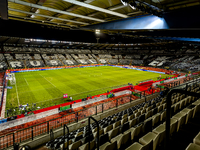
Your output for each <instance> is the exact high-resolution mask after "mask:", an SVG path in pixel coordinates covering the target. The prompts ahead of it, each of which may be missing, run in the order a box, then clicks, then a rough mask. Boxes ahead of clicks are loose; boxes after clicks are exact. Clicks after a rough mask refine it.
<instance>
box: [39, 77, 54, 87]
mask: <svg viewBox="0 0 200 150" xmlns="http://www.w3.org/2000/svg"><path fill="white" fill-rule="evenodd" d="M39 75H40V76H41V77H43V78H44V79H45V80H47V79H46V78H45V77H44V76H42V75H41V74H39ZM47 81H48V82H49V83H50V84H51V85H53V86H54V87H55V88H56V86H55V85H54V84H53V83H51V82H50V81H49V80H47Z"/></svg>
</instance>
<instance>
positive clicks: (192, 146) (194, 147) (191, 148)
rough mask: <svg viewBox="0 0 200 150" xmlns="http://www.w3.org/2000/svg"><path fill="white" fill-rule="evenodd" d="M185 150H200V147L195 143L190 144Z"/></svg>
mask: <svg viewBox="0 0 200 150" xmlns="http://www.w3.org/2000/svg"><path fill="white" fill-rule="evenodd" d="M185 150H200V146H199V145H197V144H194V143H190V144H189V145H188V147H187V148H186V149H185Z"/></svg>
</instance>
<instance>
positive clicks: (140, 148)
mask: <svg viewBox="0 0 200 150" xmlns="http://www.w3.org/2000/svg"><path fill="white" fill-rule="evenodd" d="M151 149H153V141H151V142H149V143H148V144H146V145H142V144H140V143H138V142H135V143H133V144H132V145H131V146H129V147H128V148H127V149H126V150H151Z"/></svg>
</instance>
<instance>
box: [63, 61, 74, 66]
mask: <svg viewBox="0 0 200 150" xmlns="http://www.w3.org/2000/svg"><path fill="white" fill-rule="evenodd" d="M62 62H63V63H64V64H65V65H69V66H72V65H78V63H77V62H76V61H75V60H62Z"/></svg>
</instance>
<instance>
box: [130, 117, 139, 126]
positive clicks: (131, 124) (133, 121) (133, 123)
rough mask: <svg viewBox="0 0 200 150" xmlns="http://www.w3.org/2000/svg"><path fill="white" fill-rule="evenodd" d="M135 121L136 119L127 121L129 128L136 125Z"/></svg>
mask: <svg viewBox="0 0 200 150" xmlns="http://www.w3.org/2000/svg"><path fill="white" fill-rule="evenodd" d="M137 121H138V119H137V118H134V119H133V120H131V121H129V125H130V128H131V127H134V126H135V125H136V124H137V123H138V122H137Z"/></svg>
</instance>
